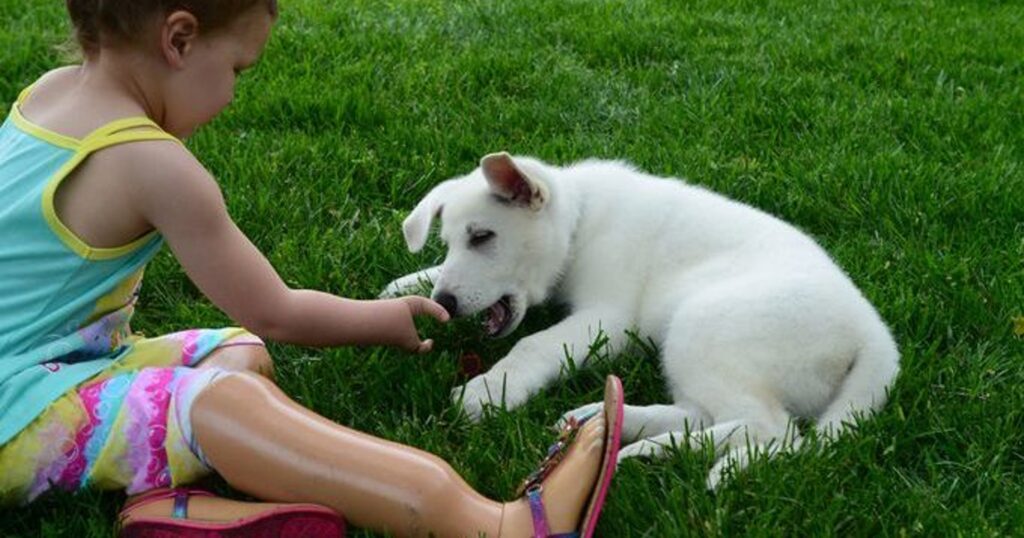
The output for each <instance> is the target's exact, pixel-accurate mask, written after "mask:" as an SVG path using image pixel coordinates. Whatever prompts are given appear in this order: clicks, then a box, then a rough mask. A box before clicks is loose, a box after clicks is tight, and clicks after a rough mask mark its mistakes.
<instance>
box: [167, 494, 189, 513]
mask: <svg viewBox="0 0 1024 538" xmlns="http://www.w3.org/2000/svg"><path fill="white" fill-rule="evenodd" d="M188 498H189V491H188V490H184V489H179V490H177V491H175V492H174V509H173V510H171V519H188Z"/></svg>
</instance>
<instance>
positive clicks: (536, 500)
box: [526, 485, 580, 538]
mask: <svg viewBox="0 0 1024 538" xmlns="http://www.w3.org/2000/svg"><path fill="white" fill-rule="evenodd" d="M543 489H544V488H543V487H541V486H540V485H535V486H533V487H531V488H530V489H528V490H527V491H526V500H527V502H528V503H529V505H530V515H531V516H533V537H534V538H579V535H580V533H578V532H563V533H559V534H551V531H550V530H549V529H548V515H547V511H546V510H544V500H543V499H542V498H541V492H542V491H543Z"/></svg>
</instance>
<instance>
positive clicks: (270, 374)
mask: <svg viewBox="0 0 1024 538" xmlns="http://www.w3.org/2000/svg"><path fill="white" fill-rule="evenodd" d="M199 367H200V368H208V367H216V368H221V369H223V370H229V371H235V372H246V371H247V372H252V373H255V374H259V375H261V376H263V377H266V378H267V379H274V359H273V358H272V357H271V356H270V353H269V352H267V348H266V347H265V346H261V345H255V344H251V345H250V344H245V345H227V346H222V347H219V348H217V349H215V350H214V351H213V353H211V354H210V356H208V357H207V358H205V359H203V361H202V362H200V364H199Z"/></svg>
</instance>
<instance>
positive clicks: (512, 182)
mask: <svg viewBox="0 0 1024 538" xmlns="http://www.w3.org/2000/svg"><path fill="white" fill-rule="evenodd" d="M480 170H481V171H482V172H483V174H484V178H486V179H487V184H488V185H490V187H491V191H492V192H493V193H494V194H496V195H497V196H498V197H500V198H502V199H504V200H507V201H508V202H510V203H512V204H514V205H517V206H522V207H529V208H530V209H532V210H534V211H537V210H539V209H540V208H542V207H544V204H545V203H547V201H548V186H547V185H546V184H545V183H544V181H542V180H541V179H540V178H539V177H538V174H531V173H528V172H526V171H524V170H523V168H522V167H521V166H519V165H517V164H516V162H515V161H513V160H512V156H511V155H509V154H508V153H505V152H504V151H503V152H501V153H492V154H490V155H487V156H485V157H484V158H483V159H480Z"/></svg>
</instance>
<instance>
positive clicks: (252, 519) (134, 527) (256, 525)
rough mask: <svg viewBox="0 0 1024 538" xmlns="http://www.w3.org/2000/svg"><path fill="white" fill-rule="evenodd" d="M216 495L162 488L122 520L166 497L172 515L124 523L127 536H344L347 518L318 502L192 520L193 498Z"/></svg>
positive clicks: (126, 509)
mask: <svg viewBox="0 0 1024 538" xmlns="http://www.w3.org/2000/svg"><path fill="white" fill-rule="evenodd" d="M193 496H195V497H213V496H214V495H213V494H212V493H210V492H208V491H203V490H199V489H188V488H175V489H168V490H158V491H154V492H152V493H149V494H146V495H144V496H142V497H141V498H139V499H136V500H135V501H133V502H132V503H130V504H129V505H127V506H125V507H124V510H122V511H121V515H120V516H119V518H118V519H119V520H120V521H123V520H124V518H125V516H126V515H127V514H128V513H129V512H131V511H132V510H134V509H136V508H138V507H140V506H144V505H147V504H150V503H152V502H155V501H159V500H163V499H171V498H173V499H174V509H173V511H172V512H171V517H148V518H139V519H135V520H133V521H131V522H129V523H126V524H123V525H121V530H120V536H122V537H124V538H166V537H168V536H174V537H182V538H249V537H252V538H272V537H273V538H276V537H283V538H300V537H304V536H316V537H326V538H343V537H344V536H345V520H344V519H343V518H342V517H341V516H339V515H338V514H337V513H335V512H334V511H333V510H331V509H329V508H326V507H324V506H320V505H317V504H291V505H287V506H281V507H278V508H273V509H270V510H267V511H265V512H261V513H258V514H255V515H253V516H249V517H246V518H243V519H239V520H236V521H231V522H226V523H224V522H214V521H189V520H187V519H186V518H187V517H188V500H189V498H190V497H193Z"/></svg>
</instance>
